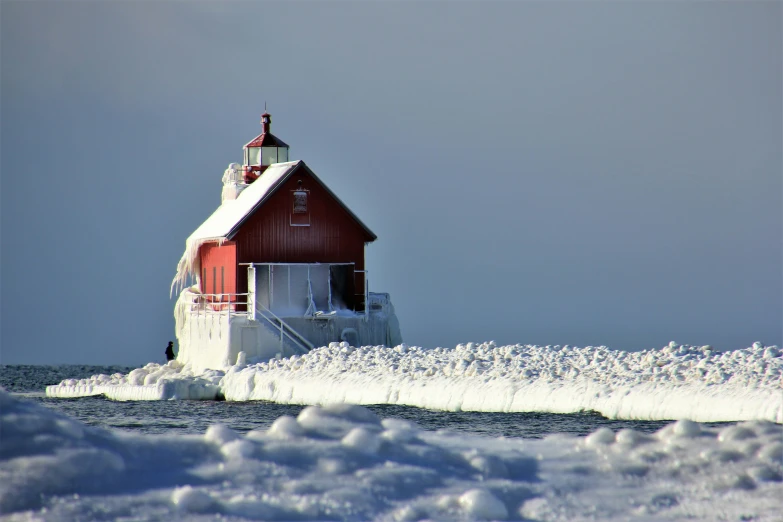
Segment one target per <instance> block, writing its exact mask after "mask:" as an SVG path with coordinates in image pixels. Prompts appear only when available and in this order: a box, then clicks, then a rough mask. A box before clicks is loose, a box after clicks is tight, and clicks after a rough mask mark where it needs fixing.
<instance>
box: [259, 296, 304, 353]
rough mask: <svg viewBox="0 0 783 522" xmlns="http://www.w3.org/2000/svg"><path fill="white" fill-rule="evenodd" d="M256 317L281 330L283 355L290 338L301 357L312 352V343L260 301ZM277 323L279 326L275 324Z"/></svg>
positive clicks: (281, 351)
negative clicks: (285, 344)
mask: <svg viewBox="0 0 783 522" xmlns="http://www.w3.org/2000/svg"><path fill="white" fill-rule="evenodd" d="M255 316H256V317H262V318H264V320H266V321H267V322H268V323H269V324H270V325H272V327H273V328H275V329H278V328H279V329H280V353H281V354H282V353H283V346H284V343H285V338H288V339H289V340H290V341H291V342H292V343H293V344H294V346H296V347H297V348H298V349H299V351H300V355H301V354H305V353H307V352H309V351H310V350H312V349H313V348H314V346H313V345H312V343H311V342H310V341H308V340H307V339H305V338H304V337H302V335H301V334H300V333H299V332H297V331H296V330H294V329H293V328H291V325H289V324H288V323H286V322H285V321H283V320H282V319H281V318H279V317H278V316H277V315H275V313H274V312H273V311H272V310H270V309H269V308H267V307H266V306H264V305H262V304H261V303H259V302H258V301H256V313H255ZM275 323H277V324H275Z"/></svg>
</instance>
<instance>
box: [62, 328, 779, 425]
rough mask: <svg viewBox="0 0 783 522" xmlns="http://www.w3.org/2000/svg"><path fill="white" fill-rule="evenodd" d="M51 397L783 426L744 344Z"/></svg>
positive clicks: (456, 358)
mask: <svg viewBox="0 0 783 522" xmlns="http://www.w3.org/2000/svg"><path fill="white" fill-rule="evenodd" d="M46 393H47V395H48V396H50V397H76V396H83V395H98V394H104V395H106V396H107V397H109V398H112V399H115V400H163V399H171V398H180V399H189V398H190V399H204V398H213V397H215V396H217V395H218V394H220V395H221V396H222V397H225V399H226V400H232V401H246V400H269V401H274V402H278V403H290V404H330V403H343V402H348V403H353V404H365V405H367V404H397V405H406V406H417V407H422V408H429V409H439V410H447V411H460V410H463V411H498V412H521V411H541V412H551V413H572V412H578V411H585V410H593V411H597V412H599V413H601V414H602V415H604V416H606V417H609V418H618V419H638V420H674V419H690V420H695V421H700V422H711V421H742V420H769V421H772V422H777V423H783V358H781V351H780V349H778V348H777V347H775V346H764V345H762V344H761V343H754V344H753V345H752V346H751V347H748V348H745V349H741V350H734V351H730V352H714V351H712V350H711V349H710V347H708V346H704V347H696V346H686V345H677V344H676V343H670V344H669V345H668V346H666V347H664V348H661V349H658V350H645V351H643V352H624V351H619V350H610V349H608V348H605V347H586V348H578V347H568V346H543V347H542V346H531V345H509V346H496V345H495V344H494V343H492V342H490V343H482V344H473V343H468V344H466V345H458V346H457V347H456V348H451V349H444V348H436V349H434V350H426V349H422V348H419V347H407V346H405V345H401V346H397V347H395V348H384V347H370V346H365V347H360V348H354V347H350V346H348V345H347V344H345V343H341V344H337V343H332V344H331V345H330V346H328V347H322V348H318V349H316V350H313V351H312V352H310V353H308V354H306V355H303V356H294V357H290V358H286V359H273V360H271V361H268V362H262V363H257V364H248V365H236V366H232V367H230V368H226V369H225V371H216V370H210V371H207V372H205V373H201V374H195V373H194V372H192V370H191V369H190V367H189V366H188V365H185V366H183V365H181V364H179V363H176V362H173V363H169V364H168V365H157V364H154V363H150V364H148V365H147V366H145V367H144V368H141V369H137V370H134V371H133V372H131V373H130V374H128V375H127V376H124V375H121V374H115V375H113V376H94V377H92V378H90V379H82V380H79V381H76V380H66V381H63V382H62V383H61V384H60V385H57V386H49V387H47V390H46Z"/></svg>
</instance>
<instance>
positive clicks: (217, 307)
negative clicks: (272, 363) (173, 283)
mask: <svg viewBox="0 0 783 522" xmlns="http://www.w3.org/2000/svg"><path fill="white" fill-rule="evenodd" d="M192 295H193V297H192V299H191V300H190V302H189V303H188V305H189V306H188V310H189V311H190V313H191V314H195V315H196V316H197V317H198V316H200V315H201V314H202V313H203V314H204V315H207V314H219V315H223V314H226V315H228V319H229V321H230V320H231V316H239V315H241V316H243V317H247V318H248V319H250V320H253V321H258V320H260V319H263V320H264V321H265V322H266V323H267V324H269V325H270V326H271V327H272V328H273V329H274V330H279V331H280V350H281V353H282V352H283V346H284V343H285V340H286V339H288V340H289V341H290V342H291V343H292V344H293V345H294V346H296V347H297V349H298V351H299V354H300V355H301V354H303V353H307V352H309V351H310V350H312V349H313V345H312V343H310V341H308V340H307V339H305V338H304V337H302V335H301V334H300V333H299V332H297V331H296V330H295V329H294V328H292V327H291V325H289V324H288V323H286V322H285V321H284V320H283V319H281V318H280V317H278V316H277V315H276V314H275V313H274V312H272V310H270V309H269V308H267V307H266V306H264V305H263V304H261V303H259V302H258V301H257V300H256V299H254V294H252V293H244V294H227V293H223V294H202V293H195V292H193V293H192Z"/></svg>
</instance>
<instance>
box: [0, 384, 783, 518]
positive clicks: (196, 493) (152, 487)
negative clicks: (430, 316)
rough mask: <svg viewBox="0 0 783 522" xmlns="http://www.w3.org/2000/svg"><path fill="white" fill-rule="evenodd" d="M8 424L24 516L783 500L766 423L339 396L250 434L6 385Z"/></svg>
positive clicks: (737, 505)
mask: <svg viewBox="0 0 783 522" xmlns="http://www.w3.org/2000/svg"><path fill="white" fill-rule="evenodd" d="M148 375H149V374H148ZM0 427H1V428H2V444H1V445H0V513H3V514H4V515H6V516H7V517H8V518H9V519H10V520H96V519H100V520H116V519H133V520H171V519H180V520H184V519H188V520H214V519H215V518H216V517H217V518H227V519H230V520H421V519H432V520H456V519H461V520H522V519H524V520H547V521H580V520H604V521H613V520H616V521H620V520H629V519H633V520H648V521H652V520H655V521H667V520H704V521H714V520H754V521H757V522H763V521H773V520H780V507H781V501H780V499H781V498H783V462H781V460H782V459H783V444H782V443H781V440H782V439H783V426H780V425H777V424H773V423H770V422H766V421H752V422H745V423H742V424H735V425H731V426H728V427H725V428H723V429H720V430H718V429H714V428H708V427H705V426H700V425H699V424H697V423H694V422H691V421H678V422H676V423H674V424H670V425H668V426H666V427H664V428H662V429H661V430H659V431H658V432H657V433H655V434H643V433H638V432H635V431H632V430H621V431H620V432H618V433H612V432H611V430H609V429H607V428H603V429H601V430H599V431H597V432H595V433H593V434H591V435H589V436H587V437H583V438H580V437H568V436H563V435H556V436H550V437H548V438H546V439H544V440H522V439H505V438H498V439H493V438H482V437H475V436H465V435H456V434H452V433H448V432H425V431H422V430H420V429H419V428H418V427H417V426H416V425H415V424H413V423H411V422H408V421H403V420H399V419H383V420H382V419H379V418H378V417H376V416H375V415H374V414H373V413H372V412H370V411H369V410H366V409H364V408H363V407H361V406H355V405H346V404H335V405H328V406H323V407H319V406H310V407H307V408H305V409H304V410H302V412H301V413H300V415H299V416H298V417H297V418H296V419H294V418H293V417H281V418H279V419H277V420H276V421H275V422H274V424H273V425H272V426H271V427H270V428H269V429H268V430H260V429H257V430H253V431H250V432H248V433H247V434H245V435H241V434H239V433H236V432H234V431H232V430H231V429H229V428H227V427H225V426H222V425H213V426H211V427H210V428H209V429H208V430H207V431H206V433H205V434H204V435H203V436H200V435H176V436H174V435H139V434H128V433H123V432H114V431H107V430H103V429H100V428H94V427H88V426H85V425H83V424H80V423H79V422H77V421H75V420H73V419H70V418H68V417H65V416H62V415H60V414H58V413H55V412H53V411H51V410H48V409H47V408H45V407H43V406H40V405H38V404H32V403H28V402H25V401H23V400H20V399H18V398H15V397H13V396H11V395H9V394H8V393H6V392H5V391H4V390H1V389H0Z"/></svg>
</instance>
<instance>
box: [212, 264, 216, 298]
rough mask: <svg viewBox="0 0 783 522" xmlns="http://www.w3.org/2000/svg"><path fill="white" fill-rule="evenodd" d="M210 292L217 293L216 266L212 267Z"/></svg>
mask: <svg viewBox="0 0 783 522" xmlns="http://www.w3.org/2000/svg"><path fill="white" fill-rule="evenodd" d="M212 293H213V294H216V293H217V267H214V266H213V267H212Z"/></svg>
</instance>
